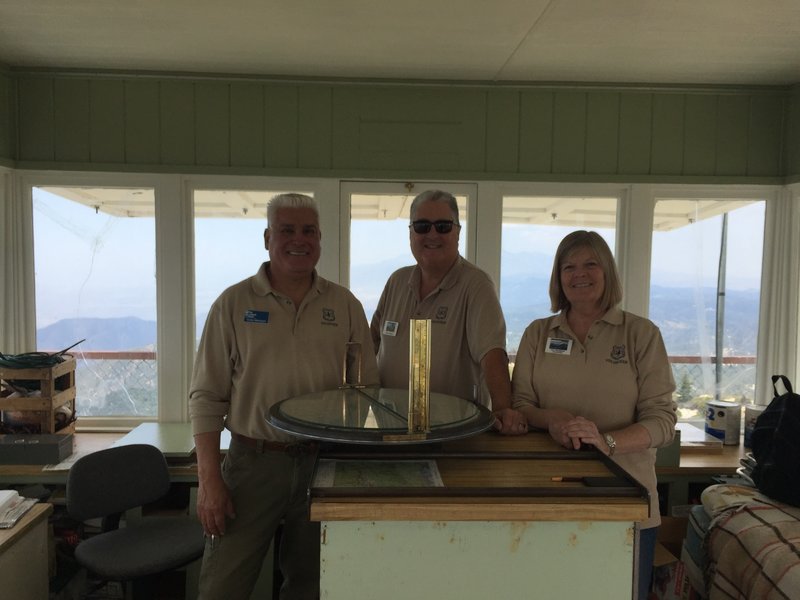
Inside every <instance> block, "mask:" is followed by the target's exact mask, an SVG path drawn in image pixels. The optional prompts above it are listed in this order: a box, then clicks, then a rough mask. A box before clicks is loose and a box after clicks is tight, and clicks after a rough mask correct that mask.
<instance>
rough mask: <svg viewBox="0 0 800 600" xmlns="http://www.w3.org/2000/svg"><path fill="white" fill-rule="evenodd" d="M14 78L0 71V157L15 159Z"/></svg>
mask: <svg viewBox="0 0 800 600" xmlns="http://www.w3.org/2000/svg"><path fill="white" fill-rule="evenodd" d="M14 81H15V80H14V79H12V78H11V77H10V76H9V75H8V73H6V72H5V71H0V158H4V159H7V160H13V159H14V158H16V155H15V144H14V141H13V140H14V130H15V127H14V125H15V119H14V111H13V103H12V97H13V89H14Z"/></svg>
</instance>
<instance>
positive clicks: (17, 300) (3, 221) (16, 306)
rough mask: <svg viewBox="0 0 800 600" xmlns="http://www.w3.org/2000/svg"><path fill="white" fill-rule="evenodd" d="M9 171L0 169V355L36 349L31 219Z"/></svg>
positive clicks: (16, 180) (27, 204)
mask: <svg viewBox="0 0 800 600" xmlns="http://www.w3.org/2000/svg"><path fill="white" fill-rule="evenodd" d="M22 187H23V186H22V185H21V184H20V182H19V177H18V176H17V175H16V174H15V173H14V172H13V171H12V170H10V169H0V234H1V236H2V237H0V285H2V291H0V352H3V353H4V354H20V353H22V352H32V351H34V350H35V349H36V310H35V301H34V270H33V217H32V208H31V202H30V197H29V194H25V193H24V190H23V189H22Z"/></svg>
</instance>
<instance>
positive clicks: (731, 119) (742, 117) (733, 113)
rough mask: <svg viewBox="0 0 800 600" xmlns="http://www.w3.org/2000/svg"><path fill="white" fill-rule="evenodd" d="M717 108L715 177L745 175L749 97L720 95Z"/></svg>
mask: <svg viewBox="0 0 800 600" xmlns="http://www.w3.org/2000/svg"><path fill="white" fill-rule="evenodd" d="M717 106H718V108H717V168H716V174H717V175H736V174H737V173H738V174H742V175H744V174H746V173H747V133H748V131H749V117H750V97H749V96H728V95H720V97H719V102H718V105H717Z"/></svg>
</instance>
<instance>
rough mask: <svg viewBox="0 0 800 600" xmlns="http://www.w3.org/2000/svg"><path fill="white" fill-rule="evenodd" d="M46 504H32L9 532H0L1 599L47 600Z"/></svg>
mask: <svg viewBox="0 0 800 600" xmlns="http://www.w3.org/2000/svg"><path fill="white" fill-rule="evenodd" d="M51 512H53V507H52V505H50V504H35V505H34V506H32V507H31V508H30V510H28V512H27V513H25V514H24V515H23V516H22V517H21V518H20V520H19V521H17V523H16V524H15V525H14V526H13V527H11V528H10V529H0V574H2V579H1V580H0V589H1V590H2V595H3V597H4V598H14V600H46V599H47V597H48V593H49V590H48V582H49V577H48V564H49V560H48V541H47V538H48V530H47V517H48V515H49V514H50V513H51Z"/></svg>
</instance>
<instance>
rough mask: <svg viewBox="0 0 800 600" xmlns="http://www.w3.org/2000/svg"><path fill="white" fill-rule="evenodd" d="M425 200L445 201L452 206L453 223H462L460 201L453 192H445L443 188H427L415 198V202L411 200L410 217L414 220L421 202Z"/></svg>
mask: <svg viewBox="0 0 800 600" xmlns="http://www.w3.org/2000/svg"><path fill="white" fill-rule="evenodd" d="M425 202H444V203H445V204H447V206H449V207H450V212H452V213H453V223H455V224H456V225H461V223H459V222H458V202H457V201H456V198H455V196H453V194H451V193H450V192H445V191H442V190H426V191H424V192H422V193H421V194H419V195H417V197H416V198H414V200H413V202H411V210H410V217H411V220H412V221H413V220H414V219H415V218H416V216H417V209H418V208H419V206H420V204H424V203H425Z"/></svg>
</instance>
